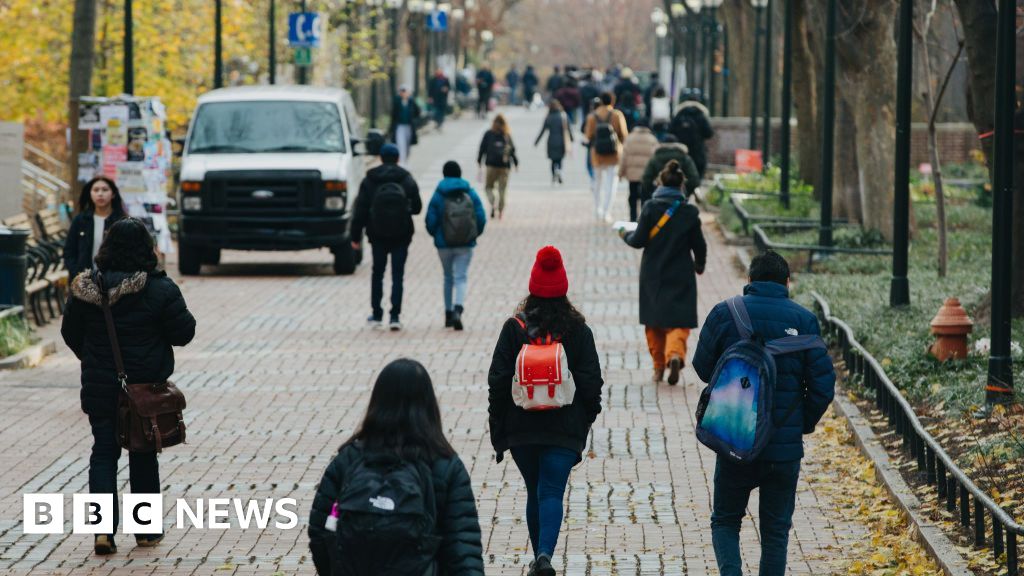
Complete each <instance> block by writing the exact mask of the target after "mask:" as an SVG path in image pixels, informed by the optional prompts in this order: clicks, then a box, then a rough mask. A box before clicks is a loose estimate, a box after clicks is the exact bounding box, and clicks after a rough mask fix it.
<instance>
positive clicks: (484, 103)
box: [476, 66, 495, 118]
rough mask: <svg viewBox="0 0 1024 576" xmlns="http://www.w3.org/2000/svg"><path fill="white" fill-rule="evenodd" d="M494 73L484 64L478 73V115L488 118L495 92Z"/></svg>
mask: <svg viewBox="0 0 1024 576" xmlns="http://www.w3.org/2000/svg"><path fill="white" fill-rule="evenodd" d="M494 83H495V79H494V73H493V72H491V70H490V68H488V67H486V66H484V67H483V68H481V69H480V71H479V72H477V73H476V117H477V118H486V117H487V112H488V111H489V110H490V109H491V94H492V93H493V92H494Z"/></svg>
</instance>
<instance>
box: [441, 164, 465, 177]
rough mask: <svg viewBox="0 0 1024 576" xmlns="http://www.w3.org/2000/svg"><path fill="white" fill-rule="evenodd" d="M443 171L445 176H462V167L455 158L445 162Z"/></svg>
mask: <svg viewBox="0 0 1024 576" xmlns="http://www.w3.org/2000/svg"><path fill="white" fill-rule="evenodd" d="M441 173H442V174H444V177H445V178H462V167H461V166H459V163H458V162H456V161H455V160H449V161H447V162H445V163H444V168H442V169H441Z"/></svg>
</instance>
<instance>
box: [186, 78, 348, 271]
mask: <svg viewBox="0 0 1024 576" xmlns="http://www.w3.org/2000/svg"><path fill="white" fill-rule="evenodd" d="M362 134H363V132H362V127H361V121H360V119H359V116H358V114H357V113H356V109H355V106H354V105H353V103H352V98H351V97H350V96H349V94H348V92H346V91H344V90H340V89H328V88H314V87H309V86H249V87H240V88H223V89H220V90H214V91H212V92H208V93H206V94H204V95H203V96H201V97H200V98H199V102H198V105H197V107H196V110H195V113H194V114H193V115H192V122H191V124H190V125H189V130H188V136H187V138H186V140H185V146H184V149H183V151H182V160H181V189H180V194H179V206H180V207H181V220H180V226H179V232H178V243H179V252H180V253H179V260H178V267H179V270H180V271H181V273H182V274H190V275H192V274H198V273H199V270H200V267H201V265H202V264H218V263H219V262H220V252H221V250H222V249H233V250H306V249H310V248H329V249H330V250H331V251H332V252H333V253H334V271H335V272H336V273H337V274H351V273H352V272H353V271H354V270H355V266H356V264H357V263H358V258H357V255H356V254H354V253H353V250H352V247H351V241H350V237H349V221H350V216H351V208H352V207H351V204H352V203H353V202H354V201H355V197H356V194H357V193H358V191H359V184H360V182H361V181H362V177H363V161H362V158H359V156H360V154H361V153H362V152H361V145H362Z"/></svg>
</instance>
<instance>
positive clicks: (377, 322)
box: [366, 316, 384, 328]
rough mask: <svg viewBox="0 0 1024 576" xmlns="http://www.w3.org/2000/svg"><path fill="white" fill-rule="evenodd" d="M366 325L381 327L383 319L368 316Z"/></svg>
mask: <svg viewBox="0 0 1024 576" xmlns="http://www.w3.org/2000/svg"><path fill="white" fill-rule="evenodd" d="M366 325H367V326H369V327H370V328H383V327H384V321H383V320H380V319H379V318H374V317H373V316H370V317H369V318H367V319H366Z"/></svg>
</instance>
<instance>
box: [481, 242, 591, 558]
mask: <svg viewBox="0 0 1024 576" xmlns="http://www.w3.org/2000/svg"><path fill="white" fill-rule="evenodd" d="M529 286H530V295H529V296H527V297H526V299H524V300H523V301H522V303H520V305H519V307H518V308H517V310H516V313H515V317H514V318H510V319H509V320H508V321H506V322H505V325H504V327H502V330H501V335H500V336H499V337H498V344H497V346H495V348H494V357H493V359H492V360H491V369H490V372H489V374H488V385H489V394H488V403H489V406H488V414H489V416H490V430H491V444H492V445H493V446H494V452H495V459H496V460H497V461H498V462H501V461H502V459H503V458H504V454H505V451H506V450H509V451H511V453H512V459H513V460H514V461H515V463H516V466H517V467H518V468H519V471H520V473H521V474H522V476H523V480H524V481H525V482H526V494H527V499H526V525H527V528H528V529H529V532H530V544H531V545H532V547H533V555H534V561H533V562H532V563H531V565H530V572H529V574H530V575H531V576H553V575H554V574H555V570H554V568H552V566H551V558H552V556H554V552H555V544H556V543H557V542H558V533H559V531H560V530H561V527H562V511H563V500H564V497H565V487H566V484H567V483H568V481H569V472H570V471H572V468H573V466H575V465H576V464H578V463H579V462H580V461H581V460H582V458H583V450H584V448H586V444H587V436H588V435H589V434H590V428H591V426H593V424H594V420H595V419H596V418H597V415H598V414H599V413H600V412H601V386H602V385H603V383H604V381H603V380H602V378H601V364H600V361H599V359H598V355H597V347H596V345H595V344H594V334H593V332H591V330H590V327H589V326H587V323H586V319H585V318H584V317H583V315H582V314H581V313H580V312H579V311H578V310H576V308H575V307H574V306H573V305H572V303H571V302H570V301H569V299H568V297H567V296H566V294H567V293H568V292H569V279H568V277H567V276H566V273H565V266H564V265H563V263H562V255H561V253H560V252H559V251H558V250H557V249H556V248H554V247H553V246H545V247H544V248H541V250H540V251H539V252H538V253H537V260H536V262H535V263H534V265H533V271H532V272H531V274H530V285H529ZM548 337H550V339H549V338H548ZM548 343H556V344H559V345H560V346H552V345H550V344H549V345H548V346H547V347H545V346H537V345H538V344H548ZM528 344H531V345H532V346H530V347H529V348H530V349H532V350H533V352H530V351H528V350H527V348H526V345H528ZM547 350H551V351H553V352H554V355H553V356H545V355H544V353H545V351H547ZM563 353H564V366H567V367H568V373H566V372H565V370H564V369H563V365H562V364H561V363H560V360H561V359H562V358H563V356H562V354H563ZM546 358H554V362H553V364H551V365H550V366H545V365H544V362H545V361H546V360H545V359H546ZM517 365H519V367H520V368H519V370H517ZM526 365H529V370H527V369H525V368H523V366H526ZM551 372H553V373H555V374H556V375H557V376H558V378H557V381H558V382H559V383H560V386H561V388H560V390H559V392H558V393H557V394H556V393H555V392H554V390H555V388H554V387H553V386H552V385H550V384H549V383H548V382H549V381H548V380H545V381H544V382H545V383H544V384H542V385H539V386H538V387H537V391H536V395H541V396H536V395H535V394H527V393H525V392H523V389H524V388H529V389H530V391H531V392H532V391H533V390H534V388H533V386H532V384H531V383H532V382H534V381H537V374H538V373H544V374H548V373H551ZM572 385H574V386H575V391H574V393H566V395H563V391H564V390H567V389H568V388H571V386H572ZM545 393H549V397H548V398H544V397H543V395H545ZM527 397H528V398H529V399H530V400H529V401H527ZM535 398H539V400H538V401H537V402H534V399H535ZM536 403H540V404H546V405H544V406H542V407H537V406H536V405H534V404H536ZM553 404H554V405H553Z"/></svg>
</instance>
